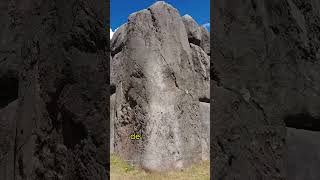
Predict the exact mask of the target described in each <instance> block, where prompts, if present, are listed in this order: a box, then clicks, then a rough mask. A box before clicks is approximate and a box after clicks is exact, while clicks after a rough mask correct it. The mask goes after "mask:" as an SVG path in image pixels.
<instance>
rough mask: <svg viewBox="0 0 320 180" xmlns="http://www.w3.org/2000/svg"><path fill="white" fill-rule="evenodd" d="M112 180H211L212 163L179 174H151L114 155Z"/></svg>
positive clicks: (112, 157) (199, 165)
mask: <svg viewBox="0 0 320 180" xmlns="http://www.w3.org/2000/svg"><path fill="white" fill-rule="evenodd" d="M110 163H111V166H110V169H111V180H171V179H174V180H209V179H210V163H209V161H204V162H202V163H200V164H195V165H194V166H192V167H190V168H187V169H185V170H184V171H179V172H168V173H155V172H153V173H149V172H145V171H144V170H142V169H140V168H137V167H134V166H131V165H130V164H128V163H126V162H124V161H122V160H121V159H120V158H119V157H117V156H116V155H114V154H111V156H110Z"/></svg>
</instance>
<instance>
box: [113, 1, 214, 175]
mask: <svg viewBox="0 0 320 180" xmlns="http://www.w3.org/2000/svg"><path fill="white" fill-rule="evenodd" d="M189 26H190V27H189ZM209 43H210V42H209V33H208V31H207V30H206V29H204V28H203V27H200V26H199V25H198V24H197V23H196V22H195V21H194V20H193V19H192V18H191V17H181V16H180V14H179V12H178V11H177V9H175V8H174V7H172V6H171V5H169V4H167V3H164V2H157V3H155V4H154V5H152V6H151V7H149V8H148V9H144V10H141V11H138V12H136V13H133V14H131V15H130V16H129V18H128V22H127V23H125V24H123V25H122V26H121V27H120V28H119V29H118V30H117V31H116V32H115V34H114V36H113V38H112V40H111V55H112V60H111V83H112V86H114V88H115V91H114V94H113V95H112V97H111V99H112V103H111V111H114V112H111V114H113V115H112V117H114V119H113V120H112V121H111V122H113V123H114V124H113V125H111V127H114V130H113V132H114V138H113V144H114V152H115V153H117V154H119V155H120V156H121V157H122V158H123V159H125V160H132V161H134V162H135V164H137V165H140V166H142V167H143V168H145V169H148V170H155V171H165V170H173V169H182V168H185V167H187V166H189V165H191V164H192V163H194V162H198V161H200V160H202V159H209V129H208V124H210V119H209V118H208V117H209V116H208V115H209V108H208V106H209V104H208V103H209V102H208V101H209V99H210V97H209V82H210V77H209V75H210V74H209V59H210V57H209V55H210V52H208V51H209V50H208V47H209ZM200 101H201V102H202V103H205V104H207V105H205V106H204V108H203V109H202V110H201V108H202V107H203V106H200ZM201 113H202V114H201ZM203 127H205V128H203ZM133 133H137V134H140V135H141V136H142V139H141V140H130V139H129V137H130V134H133ZM111 136H113V135H111Z"/></svg>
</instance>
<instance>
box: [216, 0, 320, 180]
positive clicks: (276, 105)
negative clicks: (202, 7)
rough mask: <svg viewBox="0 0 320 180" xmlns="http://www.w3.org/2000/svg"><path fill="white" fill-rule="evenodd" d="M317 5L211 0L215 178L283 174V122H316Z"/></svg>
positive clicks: (319, 83)
mask: <svg viewBox="0 0 320 180" xmlns="http://www.w3.org/2000/svg"><path fill="white" fill-rule="evenodd" d="M318 9H319V3H318V1H316V0H310V1H295V0H280V1H269V0H263V1H256V0H254V1H251V0H246V1H231V0H226V1H225V0H220V1H219V0H218V1H213V9H212V11H213V17H214V19H213V26H212V27H213V28H214V31H213V36H212V37H211V38H212V39H211V41H213V43H212V45H213V47H212V48H211V49H212V53H211V56H212V60H213V61H212V64H211V67H212V68H211V78H212V83H211V84H212V85H213V86H212V89H211V94H212V98H213V102H214V103H212V105H211V106H212V113H213V114H212V117H213V118H212V121H211V125H212V126H211V127H213V129H211V134H212V136H211V138H212V140H213V141H212V144H211V145H212V150H213V151H212V152H211V153H212V154H215V155H214V156H213V159H214V160H213V164H215V168H213V169H212V170H213V173H212V175H211V176H213V177H214V178H215V179H239V180H241V179H244V180H248V179H286V178H287V177H286V172H287V168H286V165H287V158H286V157H287V153H288V152H287V148H290V147H289V146H290V144H286V142H287V141H286V137H287V136H286V128H285V125H286V124H287V125H290V124H292V123H294V122H293V121H296V119H298V121H300V122H303V121H305V119H304V118H305V117H308V118H311V119H315V121H313V126H319V123H317V121H319V118H317V117H318V116H319V114H320V96H319V95H320V79H319V78H318V77H319V75H320V74H319V72H320V71H319V70H320V61H319V56H318V52H319V47H320V43H319V28H320V24H319V18H320V14H319V11H318ZM301 113H302V114H306V116H298V115H299V114H301ZM299 119H300V120H299ZM294 124H296V126H298V127H299V126H302V128H303V126H305V125H304V123H294ZM298 127H296V128H298ZM291 142H295V141H294V140H292V141H291ZM291 158H292V156H291ZM290 161H291V160H289V162H290ZM298 166H299V163H298ZM311 166H314V165H311ZM318 167H319V162H318ZM302 169H303V168H301V170H302ZM297 173H298V172H297ZM312 173H314V174H317V173H319V171H313V172H312ZM289 177H291V175H289Z"/></svg>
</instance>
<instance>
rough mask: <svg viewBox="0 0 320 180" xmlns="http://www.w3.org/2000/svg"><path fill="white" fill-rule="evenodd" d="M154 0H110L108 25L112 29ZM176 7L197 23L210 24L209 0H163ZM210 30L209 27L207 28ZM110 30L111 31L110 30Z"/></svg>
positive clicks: (206, 25)
mask: <svg viewBox="0 0 320 180" xmlns="http://www.w3.org/2000/svg"><path fill="white" fill-rule="evenodd" d="M155 2H156V0H110V27H111V29H112V31H114V30H115V29H116V28H118V27H119V26H121V25H122V24H123V23H125V22H127V19H128V16H129V15H130V14H131V13H133V12H136V11H139V10H141V9H146V8H148V7H149V6H150V5H152V4H153V3H155ZM165 2H167V3H169V4H171V5H172V6H173V7H175V8H177V9H178V11H179V12H180V15H182V16H183V15H185V14H189V15H190V16H192V17H193V19H194V20H195V21H196V22H197V23H198V24H199V25H204V26H205V27H207V28H208V26H209V25H210V24H209V23H210V0H165ZM208 29H209V30H210V28H208ZM110 32H111V31H110Z"/></svg>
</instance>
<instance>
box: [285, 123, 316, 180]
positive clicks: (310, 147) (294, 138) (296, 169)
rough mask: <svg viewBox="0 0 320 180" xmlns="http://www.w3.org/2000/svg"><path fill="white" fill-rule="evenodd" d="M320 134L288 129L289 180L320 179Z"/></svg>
mask: <svg viewBox="0 0 320 180" xmlns="http://www.w3.org/2000/svg"><path fill="white" fill-rule="evenodd" d="M319 139H320V132H318V131H307V130H303V129H295V128H287V145H288V161H287V166H288V168H287V175H288V176H287V179H290V180H300V179H310V180H317V179H320V174H319V173H317V172H318V171H319V161H320V141H319Z"/></svg>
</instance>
